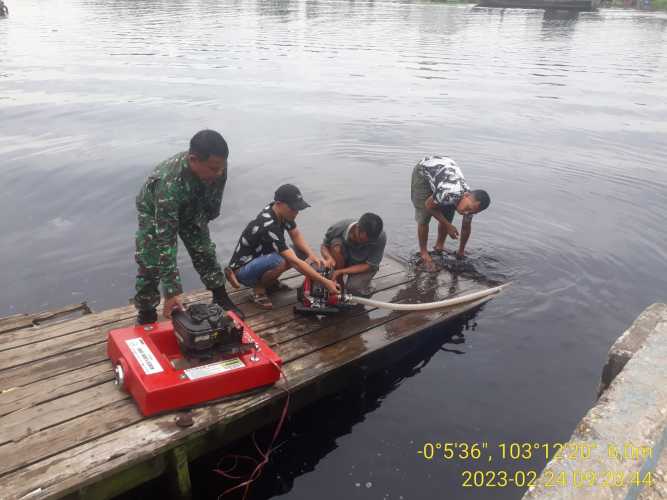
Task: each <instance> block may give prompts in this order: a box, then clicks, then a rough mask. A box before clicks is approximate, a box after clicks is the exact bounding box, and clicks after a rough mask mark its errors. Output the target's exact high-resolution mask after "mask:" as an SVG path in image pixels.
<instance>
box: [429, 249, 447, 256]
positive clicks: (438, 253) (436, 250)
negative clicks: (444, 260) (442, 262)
mask: <svg viewBox="0 0 667 500" xmlns="http://www.w3.org/2000/svg"><path fill="white" fill-rule="evenodd" d="M432 252H433V253H434V254H435V255H445V254H446V253H447V250H445V249H444V248H443V247H433V250H432Z"/></svg>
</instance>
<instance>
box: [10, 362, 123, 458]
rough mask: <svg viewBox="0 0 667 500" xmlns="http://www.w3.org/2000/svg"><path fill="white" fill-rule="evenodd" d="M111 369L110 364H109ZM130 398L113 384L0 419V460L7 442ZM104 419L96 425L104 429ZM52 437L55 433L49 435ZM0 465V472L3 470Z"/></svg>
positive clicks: (18, 439)
mask: <svg viewBox="0 0 667 500" xmlns="http://www.w3.org/2000/svg"><path fill="white" fill-rule="evenodd" d="M109 367H111V362H109ZM129 398H130V396H129V394H128V393H126V392H124V391H120V390H118V388H117V387H116V386H115V385H114V383H113V382H105V383H103V384H100V385H96V386H94V387H91V388H88V389H86V390H84V391H79V392H76V393H73V394H68V395H67V396H64V397H62V398H58V399H54V400H52V401H49V402H47V403H44V404H41V405H37V406H33V407H31V408H26V409H24V410H19V411H16V412H13V413H10V414H9V415H6V416H5V417H3V418H2V427H1V428H0V456H2V454H3V453H1V451H2V450H3V447H4V445H5V444H6V443H9V442H18V441H21V440H22V439H25V438H26V437H27V436H30V435H31V434H35V433H37V432H39V431H41V430H44V429H48V428H51V427H53V426H57V425H60V424H61V423H62V422H67V421H69V420H72V419H73V418H76V417H78V416H81V415H85V414H87V413H90V412H92V411H94V410H97V409H99V408H104V407H106V406H108V405H110V404H112V403H115V402H117V401H122V400H128V401H129ZM104 421H105V418H101V419H97V422H96V423H97V425H103V424H104V423H105V422H104ZM51 434H55V432H53V433H51ZM2 467H3V466H2V465H0V470H1V469H2Z"/></svg>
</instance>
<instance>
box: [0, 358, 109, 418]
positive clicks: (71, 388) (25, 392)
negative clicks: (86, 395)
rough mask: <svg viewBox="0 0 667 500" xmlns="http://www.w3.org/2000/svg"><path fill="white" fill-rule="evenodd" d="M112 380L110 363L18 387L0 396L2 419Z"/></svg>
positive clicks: (0, 415) (0, 414)
mask: <svg viewBox="0 0 667 500" xmlns="http://www.w3.org/2000/svg"><path fill="white" fill-rule="evenodd" d="M112 379H113V373H112V371H111V366H110V365H109V364H108V363H98V364H95V365H91V366H88V367H86V368H83V369H81V370H74V371H71V372H68V373H65V374H64V375H61V376H56V377H52V378H49V379H47V380H42V381H40V382H36V383H34V384H31V385H28V386H24V387H17V388H15V389H13V390H9V391H6V392H4V393H2V394H0V417H2V416H4V415H7V414H8V413H12V412H14V411H18V410H22V409H24V408H29V407H31V406H34V405H36V404H40V403H44V402H46V401H50V400H52V399H56V398H60V397H62V396H66V395H68V394H72V393H75V392H77V391H80V390H82V389H86V388H88V387H91V386H94V385H99V384H101V383H102V382H107V381H109V380H112ZM0 422H2V420H0Z"/></svg>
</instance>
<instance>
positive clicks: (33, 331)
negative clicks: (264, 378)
mask: <svg viewBox="0 0 667 500" xmlns="http://www.w3.org/2000/svg"><path fill="white" fill-rule="evenodd" d="M399 270H402V268H401V267H400V264H399V263H398V262H396V261H394V260H386V262H383V264H382V265H381V268H380V272H379V273H378V274H379V275H383V274H388V273H391V272H397V271H399ZM285 275H286V277H285V278H283V279H282V280H281V281H282V282H283V283H285V284H287V285H288V286H291V287H293V288H296V287H297V286H298V285H300V284H301V281H302V280H303V277H302V276H301V275H300V274H298V273H296V271H289V272H288V273H285ZM229 295H230V297H231V298H232V299H233V300H234V301H235V302H236V303H237V304H238V305H240V307H241V310H243V312H244V313H247V314H250V315H256V314H259V313H261V312H262V311H261V310H260V309H258V308H256V307H255V306H253V305H250V304H248V302H249V297H250V290H249V289H248V288H246V287H242V288H241V289H239V290H231V291H230V293H229ZM210 296H211V293H210V292H209V291H207V290H197V291H195V292H191V293H188V294H186V295H185V298H184V303H185V304H189V303H192V302H199V301H203V300H208V299H209V298H210ZM244 304H245V306H244ZM135 318H136V310H135V308H134V306H125V307H119V308H115V309H109V310H106V311H102V312H99V313H94V314H90V315H87V316H84V317H82V318H77V319H74V320H70V321H68V322H66V323H61V324H58V325H53V326H45V327H39V326H38V327H33V328H30V329H22V330H17V331H14V332H11V333H7V334H5V335H3V336H2V337H0V351H5V350H9V349H14V348H17V347H21V346H24V345H29V344H34V343H36V342H42V341H45V340H48V339H52V338H55V337H61V336H66V335H72V334H75V333H79V332H85V331H87V330H89V329H92V328H107V329H113V328H118V326H117V325H116V323H118V322H123V321H125V322H126V323H122V324H123V325H125V324H128V325H129V324H132V323H133V322H134V319H135ZM0 367H2V368H5V366H4V365H3V364H2V363H0ZM0 370H1V368H0Z"/></svg>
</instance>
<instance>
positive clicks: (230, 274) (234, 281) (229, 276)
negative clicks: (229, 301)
mask: <svg viewBox="0 0 667 500" xmlns="http://www.w3.org/2000/svg"><path fill="white" fill-rule="evenodd" d="M225 277H226V278H227V281H229V283H230V284H231V285H232V286H233V287H234V288H241V283H239V280H237V279H236V274H235V273H234V270H233V269H231V268H229V267H226V268H225Z"/></svg>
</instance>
